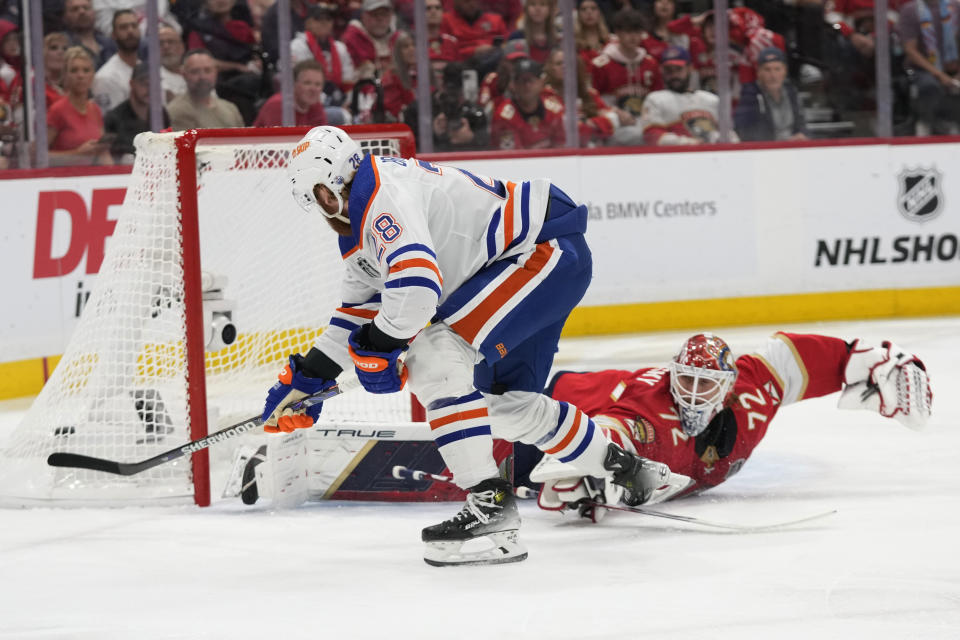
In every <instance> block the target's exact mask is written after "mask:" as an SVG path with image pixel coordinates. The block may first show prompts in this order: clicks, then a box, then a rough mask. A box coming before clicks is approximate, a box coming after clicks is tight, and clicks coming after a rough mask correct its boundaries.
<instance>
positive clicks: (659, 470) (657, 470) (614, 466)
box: [603, 443, 689, 506]
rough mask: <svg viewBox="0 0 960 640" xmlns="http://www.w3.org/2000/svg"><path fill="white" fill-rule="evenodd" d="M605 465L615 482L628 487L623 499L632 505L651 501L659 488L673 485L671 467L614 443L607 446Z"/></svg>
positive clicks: (625, 487)
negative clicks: (642, 456)
mask: <svg viewBox="0 0 960 640" xmlns="http://www.w3.org/2000/svg"><path fill="white" fill-rule="evenodd" d="M603 467H604V468H605V469H606V470H607V471H610V472H611V473H612V474H613V483H614V484H617V485H620V486H621V487H623V488H624V489H626V491H625V492H624V495H623V501H624V502H626V503H627V504H629V505H631V506H636V505H640V504H646V503H650V502H651V499H652V498H653V497H654V494H655V493H656V492H657V491H658V490H659V489H661V488H663V487H667V486H670V485H671V482H670V476H671V473H670V467H668V466H667V465H665V464H662V463H660V462H654V461H653V460H648V459H646V458H641V457H640V456H638V455H636V454H634V453H630V452H628V451H624V450H623V449H621V448H620V447H618V446H617V445H615V444H613V443H610V444H609V445H608V446H607V455H606V457H605V458H604V460H603ZM686 479H687V480H689V478H686ZM684 484H686V483H685V482H684Z"/></svg>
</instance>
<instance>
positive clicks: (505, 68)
mask: <svg viewBox="0 0 960 640" xmlns="http://www.w3.org/2000/svg"><path fill="white" fill-rule="evenodd" d="M529 57H530V52H529V51H528V50H527V42H526V40H509V41H507V43H506V44H504V45H503V57H502V58H500V62H499V63H498V64H497V69H496V70H495V71H491V72H490V73H488V74H487V75H485V76H484V77H483V80H482V81H481V83H480V96H479V102H480V106H482V107H483V109H484V111H486V112H487V113H488V114H492V113H493V108H494V106H496V105H497V104H498V103H499V102H500V101H501V100H503V99H504V98H507V97H509V96H510V82H511V81H512V80H513V63H514V62H516V61H517V60H519V59H521V58H529Z"/></svg>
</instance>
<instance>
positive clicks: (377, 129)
mask: <svg viewBox="0 0 960 640" xmlns="http://www.w3.org/2000/svg"><path fill="white" fill-rule="evenodd" d="M343 129H344V131H346V132H347V134H348V135H350V137H352V138H353V139H354V140H356V141H358V142H360V144H361V146H362V147H363V148H364V150H365V151H371V150H372V152H374V153H377V154H378V155H398V156H401V157H406V158H409V157H413V156H414V155H416V142H415V139H414V136H413V132H412V131H411V130H410V128H409V127H407V126H406V125H401V124H387V125H354V126H345V127H343ZM309 130H310V127H268V128H243V129H192V130H189V131H186V132H184V133H183V134H182V135H180V136H179V137H177V142H176V144H177V168H178V174H179V176H180V181H181V183H180V184H181V189H180V192H179V205H180V214H181V216H182V220H183V225H184V229H197V219H198V198H197V183H196V181H197V171H198V167H197V154H196V150H197V145H198V144H202V143H203V142H213V143H216V144H221V145H229V144H241V145H242V144H243V143H244V142H248V141H251V140H256V141H272V140H277V141H282V142H295V141H296V140H298V139H300V138H302V137H303V136H304V135H305V134H306V133H307V132H308V131H309ZM387 140H391V141H396V149H393V148H392V146H391V144H390V143H389V142H386V141H387ZM291 146H292V145H291ZM271 160H272V159H270V160H266V161H267V162H269V161H271ZM198 236H199V233H194V234H191V233H184V246H183V255H184V273H185V283H187V286H186V287H185V292H184V293H185V296H184V304H185V306H186V308H187V318H191V319H192V322H190V323H188V325H187V333H186V339H187V352H188V353H189V354H190V357H189V359H188V361H187V377H188V380H193V382H191V384H190V387H191V391H193V392H194V393H195V394H196V397H197V398H200V402H195V403H191V412H190V424H191V431H190V439H191V440H197V439H199V438H202V437H204V436H206V435H207V433H208V432H209V428H208V426H207V420H206V416H207V407H206V387H205V375H203V373H202V372H204V371H205V365H204V348H203V345H204V342H203V339H204V338H203V336H204V333H205V332H204V327H203V325H202V320H203V315H202V314H201V313H191V310H192V309H194V308H197V307H198V306H200V305H202V301H201V283H200V275H201V273H200V247H199V245H198V243H197V242H196V239H197V237H198ZM194 372H201V374H200V375H197V374H196V373H194ZM194 385H196V386H194ZM412 411H416V408H414V409H412ZM191 455H192V457H193V469H194V491H195V493H194V501H195V502H196V504H198V505H200V506H207V505H209V504H210V470H209V469H210V461H209V451H208V450H207V449H204V450H202V451H197V452H194V453H193V454H191Z"/></svg>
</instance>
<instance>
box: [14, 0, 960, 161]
mask: <svg viewBox="0 0 960 640" xmlns="http://www.w3.org/2000/svg"><path fill="white" fill-rule="evenodd" d="M415 2H423V3H424V7H425V12H426V23H427V41H428V46H429V59H430V75H429V78H425V79H421V78H418V77H417V52H416V45H415V38H414V36H413V25H414V5H415ZM729 4H730V9H729V10H728V12H727V16H726V20H727V26H728V33H729V41H730V48H729V52H728V54H729V55H728V56H726V57H727V60H726V61H725V62H723V64H726V65H729V74H727V75H728V77H729V78H730V95H731V96H732V113H733V129H734V130H733V136H732V139H733V141H737V140H742V141H763V140H801V139H805V138H809V137H814V136H820V137H827V136H831V135H858V136H870V135H874V134H875V126H876V123H875V117H874V114H875V111H876V100H877V96H876V94H875V73H874V66H875V61H874V56H875V52H876V44H877V43H876V38H875V31H876V29H875V24H874V3H873V0H764V1H761V0H755V1H750V0H731V1H730V3H729ZM573 5H574V7H575V9H574V11H575V14H574V16H573V20H572V22H573V26H574V30H573V34H572V35H573V38H574V39H575V50H576V53H577V57H576V60H575V61H566V60H564V55H563V50H562V41H563V36H562V24H563V20H562V16H560V15H559V13H558V3H557V0H290V22H291V27H292V40H291V41H290V42H288V43H282V42H280V41H279V38H278V35H277V25H278V23H279V16H278V15H277V12H278V4H277V3H276V1H275V0H160V2H159V6H158V13H159V17H160V20H161V24H160V26H159V29H158V41H159V55H160V66H161V86H162V90H163V100H162V102H163V105H164V113H163V114H162V120H163V122H164V124H165V125H166V126H169V127H171V128H172V129H173V130H182V129H188V128H194V127H241V126H259V127H265V126H278V125H280V124H281V121H282V97H281V95H280V94H279V93H278V91H279V87H280V73H281V72H283V71H285V70H282V69H280V68H279V65H280V60H281V55H280V53H281V51H280V50H281V47H288V48H289V54H290V60H291V65H292V74H293V105H294V112H295V120H296V124H299V125H318V124H326V123H330V124H351V123H375V122H406V123H407V124H409V125H410V126H411V129H413V130H414V132H415V133H417V134H418V135H419V127H418V122H419V120H418V111H419V109H418V104H417V85H418V82H421V81H425V82H429V84H430V91H429V93H430V95H431V105H430V106H431V112H432V124H433V126H432V135H433V140H432V143H433V148H434V149H435V150H437V151H451V150H469V151H475V150H486V149H543V148H551V147H559V146H563V145H565V143H566V139H565V138H566V136H565V126H564V122H565V115H564V114H565V112H566V110H567V108H568V105H566V104H565V99H566V94H565V91H564V78H565V76H564V68H565V64H568V63H569V64H575V65H576V69H577V72H576V78H577V87H576V91H575V93H576V104H575V105H573V108H575V110H576V117H577V121H578V127H577V132H578V138H579V144H580V145H581V146H584V147H594V146H602V145H680V144H683V145H686V144H709V143H715V142H717V141H718V140H719V138H720V136H719V132H718V128H719V127H718V110H719V101H718V95H717V94H718V87H717V80H718V73H717V66H718V60H717V59H716V58H715V55H714V46H715V35H716V28H715V27H716V24H715V22H716V19H717V17H716V16H715V15H714V12H713V11H712V10H711V9H710V7H711V6H712V2H710V1H709V0H574V2H573ZM20 6H21V3H20V2H18V1H16V0H0V145H2V146H0V168H5V167H9V166H18V163H22V159H23V158H24V157H27V156H28V154H25V153H23V148H24V147H25V146H26V144H27V143H24V142H23V139H24V135H23V131H24V128H25V124H24V112H25V111H27V110H28V109H29V108H30V106H29V105H25V104H24V100H25V98H24V94H25V91H24V82H23V76H24V73H25V66H26V65H25V64H24V62H23V61H24V54H23V50H22V46H23V43H22V37H21V35H22V33H21V32H22V24H21V23H22V16H21V15H20V13H19V8H20ZM35 6H36V7H37V8H38V9H41V8H42V11H43V25H44V36H43V63H44V76H45V80H46V91H45V93H44V100H45V102H46V114H47V115H46V120H47V122H46V124H47V138H48V149H49V158H50V160H51V163H52V164H60V165H62V164H112V163H126V162H130V161H131V160H132V157H133V152H134V148H133V143H132V140H133V137H134V136H135V135H136V134H137V133H139V132H141V131H145V130H149V128H150V114H149V108H150V106H149V105H150V101H149V72H148V65H147V64H146V63H145V59H146V51H147V47H146V43H145V38H144V33H145V14H146V2H145V1H144V0H44V1H43V2H37V3H35ZM889 8H890V10H889V12H888V25H887V26H888V27H889V29H888V33H889V38H890V42H889V45H890V51H891V77H892V86H893V92H892V94H891V101H892V104H893V112H894V124H895V134H897V135H931V134H956V133H960V75H958V72H960V55H958V50H960V41H958V38H960V0H910V1H906V0H889ZM811 114H812V115H814V116H815V118H811ZM814 119H815V120H816V121H815V122H814V121H812V120H814Z"/></svg>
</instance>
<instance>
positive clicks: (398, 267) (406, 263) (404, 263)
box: [390, 258, 443, 286]
mask: <svg viewBox="0 0 960 640" xmlns="http://www.w3.org/2000/svg"><path fill="white" fill-rule="evenodd" d="M414 267H423V268H424V269H430V270H431V271H433V272H434V273H435V274H437V279H438V280H440V286H443V276H441V275H440V269H439V268H438V267H437V264H436V263H435V262H433V261H431V260H427V259H426V258H410V259H409V260H401V261H400V262H397V263H396V264H394V265H393V266H392V267H390V273H396V272H397V271H403V270H404V269H412V268H414Z"/></svg>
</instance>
